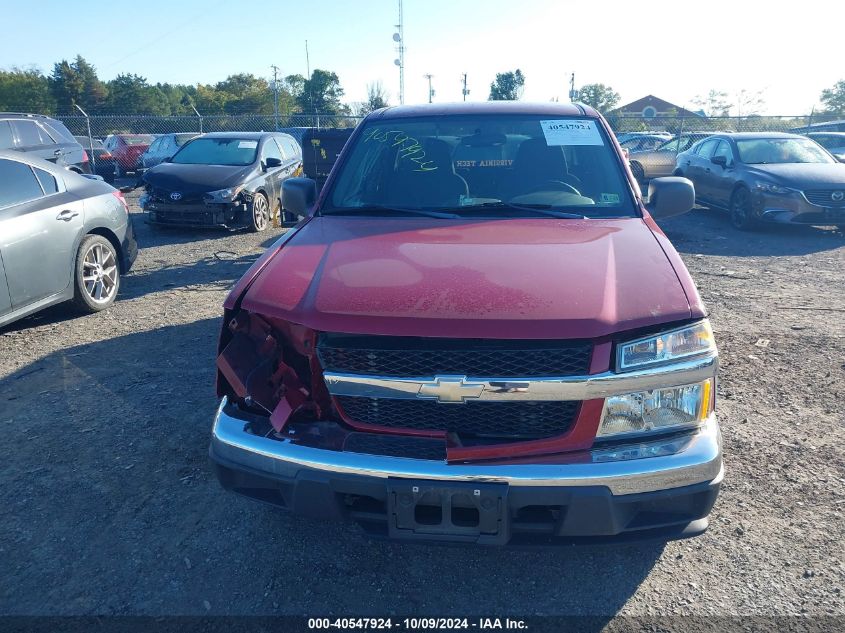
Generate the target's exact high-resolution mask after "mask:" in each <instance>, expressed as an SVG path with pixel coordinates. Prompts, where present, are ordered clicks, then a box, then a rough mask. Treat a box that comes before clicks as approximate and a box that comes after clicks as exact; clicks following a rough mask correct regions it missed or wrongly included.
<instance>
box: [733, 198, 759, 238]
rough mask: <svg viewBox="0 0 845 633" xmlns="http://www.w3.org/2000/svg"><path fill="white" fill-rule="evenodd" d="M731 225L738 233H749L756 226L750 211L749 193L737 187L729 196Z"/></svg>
mask: <svg viewBox="0 0 845 633" xmlns="http://www.w3.org/2000/svg"><path fill="white" fill-rule="evenodd" d="M730 211H731V224H733V225H734V227H735V228H737V229H739V230H740V231H750V230H752V229H753V228H754V226H755V225H756V222H755V221H754V211H753V210H752V209H751V192H750V191H748V189H746V188H745V187H739V188H737V190H736V191H734V192H733V195H732V196H731V206H730Z"/></svg>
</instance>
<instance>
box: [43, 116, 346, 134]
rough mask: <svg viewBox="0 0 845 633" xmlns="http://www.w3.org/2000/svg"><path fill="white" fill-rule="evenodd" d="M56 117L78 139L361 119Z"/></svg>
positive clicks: (288, 127) (338, 124)
mask: <svg viewBox="0 0 845 633" xmlns="http://www.w3.org/2000/svg"><path fill="white" fill-rule="evenodd" d="M54 118H56V119H58V120H59V121H61V122H62V123H64V124H65V125H66V126H67V128H68V129H69V130H70V131H71V132H72V133H73V134H74V135H77V136H87V135H88V126H87V125H88V122H89V121H90V123H91V134H92V135H93V136H94V137H95V138H103V137H105V136H107V135H109V134H170V133H176V132H194V133H198V134H199V133H204V132H272V131H279V132H291V131H296V130H301V129H305V128H353V127H355V126H356V125H358V122H359V121H360V120H361V117H354V116H337V115H331V114H292V115H279V116H274V115H272V114H269V115H268V114H215V115H209V116H203V115H200V116H142V115H91V116H90V117H88V119H87V120H86V118H85V117H84V116H82V115H72V116H67V115H65V116H62V115H57V116H55V117H54Z"/></svg>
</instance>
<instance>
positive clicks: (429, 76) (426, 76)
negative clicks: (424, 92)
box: [423, 73, 434, 103]
mask: <svg viewBox="0 0 845 633" xmlns="http://www.w3.org/2000/svg"><path fill="white" fill-rule="evenodd" d="M423 77H425V78H426V79H428V102H429V103H431V98H432V97H433V96H434V88H432V87H431V78H432V77H434V75H432V74H431V73H426V74H425V75H423Z"/></svg>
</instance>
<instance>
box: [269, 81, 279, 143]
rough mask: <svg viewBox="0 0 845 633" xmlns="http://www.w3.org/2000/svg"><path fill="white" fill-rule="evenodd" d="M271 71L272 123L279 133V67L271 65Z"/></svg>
mask: <svg viewBox="0 0 845 633" xmlns="http://www.w3.org/2000/svg"><path fill="white" fill-rule="evenodd" d="M270 68H272V69H273V123H274V125H275V126H276V132H278V131H279V77H278V75H279V67H278V66H276V65H275V64H273V65H272V66H270Z"/></svg>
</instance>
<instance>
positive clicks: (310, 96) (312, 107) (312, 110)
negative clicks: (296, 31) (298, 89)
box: [305, 40, 320, 130]
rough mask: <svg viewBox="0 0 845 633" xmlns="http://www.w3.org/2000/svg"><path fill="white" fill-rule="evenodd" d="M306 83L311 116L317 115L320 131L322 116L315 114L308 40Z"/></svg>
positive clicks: (306, 47) (306, 46)
mask: <svg viewBox="0 0 845 633" xmlns="http://www.w3.org/2000/svg"><path fill="white" fill-rule="evenodd" d="M305 74H306V78H305V81H307V82H308V100H309V101H310V102H311V114H312V115H314V114H316V115H317V129H318V130H319V129H320V115H319V113H317V112H314V91H313V90H312V89H311V58H310V57H308V40H305Z"/></svg>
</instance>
